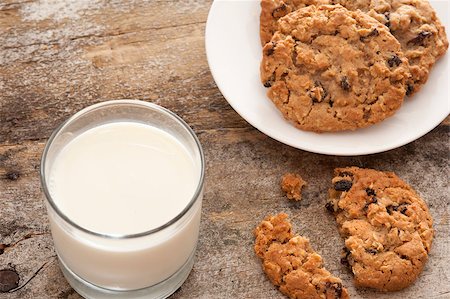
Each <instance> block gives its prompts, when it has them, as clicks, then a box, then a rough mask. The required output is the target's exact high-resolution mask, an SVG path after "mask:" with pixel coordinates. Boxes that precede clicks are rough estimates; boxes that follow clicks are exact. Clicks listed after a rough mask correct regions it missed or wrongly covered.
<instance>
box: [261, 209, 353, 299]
mask: <svg viewBox="0 0 450 299" xmlns="http://www.w3.org/2000/svg"><path fill="white" fill-rule="evenodd" d="M287 218H288V216H287V215H286V214H283V213H282V214H278V215H276V216H269V217H267V218H266V219H265V220H264V221H262V222H261V223H260V225H259V226H258V227H257V228H256V229H255V232H254V233H255V237H256V241H255V252H256V254H257V255H258V256H259V257H260V258H261V260H262V261H263V269H264V272H265V273H266V274H267V277H268V278H269V279H270V281H271V282H272V283H273V284H274V285H276V286H278V287H279V288H280V291H281V292H282V293H283V294H285V295H287V296H289V297H290V298H293V299H302V298H308V299H313V298H317V299H321V298H327V299H344V298H345V299H347V298H349V296H348V292H347V289H346V288H344V287H343V286H342V281H341V280H340V279H339V278H337V277H334V276H333V275H331V273H330V272H328V271H327V270H326V269H325V268H324V267H323V264H322V258H321V257H320V255H318V254H317V253H316V252H315V251H314V250H313V249H312V248H311V246H310V245H309V240H308V239H306V238H303V237H301V236H294V235H293V233H292V231H291V230H292V227H291V224H290V223H289V221H288V219H287Z"/></svg>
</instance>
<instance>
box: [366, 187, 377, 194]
mask: <svg viewBox="0 0 450 299" xmlns="http://www.w3.org/2000/svg"><path fill="white" fill-rule="evenodd" d="M366 193H367V195H368V196H375V195H377V194H376V193H375V190H373V189H372V188H366Z"/></svg>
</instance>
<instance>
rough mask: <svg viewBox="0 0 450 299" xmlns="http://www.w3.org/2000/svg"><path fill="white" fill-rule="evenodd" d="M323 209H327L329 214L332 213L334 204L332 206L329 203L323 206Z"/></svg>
mask: <svg viewBox="0 0 450 299" xmlns="http://www.w3.org/2000/svg"><path fill="white" fill-rule="evenodd" d="M325 208H326V209H327V211H328V212H330V213H334V212H335V210H334V204H332V203H331V202H327V203H326V205H325Z"/></svg>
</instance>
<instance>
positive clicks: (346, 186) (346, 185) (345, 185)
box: [334, 180, 353, 191]
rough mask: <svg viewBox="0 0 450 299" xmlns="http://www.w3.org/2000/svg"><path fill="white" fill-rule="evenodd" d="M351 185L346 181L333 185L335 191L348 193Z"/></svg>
mask: <svg viewBox="0 0 450 299" xmlns="http://www.w3.org/2000/svg"><path fill="white" fill-rule="evenodd" d="M352 185H353V183H352V182H351V181H347V180H341V181H337V182H336V183H334V190H336V191H348V190H350V189H351V188H352Z"/></svg>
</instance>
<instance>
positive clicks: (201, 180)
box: [39, 99, 205, 239]
mask: <svg viewBox="0 0 450 299" xmlns="http://www.w3.org/2000/svg"><path fill="white" fill-rule="evenodd" d="M111 105H134V106H141V107H142V108H147V109H152V110H155V111H157V112H159V113H162V114H165V115H167V116H169V117H171V118H172V119H173V120H175V121H176V122H177V123H178V124H180V125H181V126H182V127H184V128H185V129H186V130H187V131H188V133H189V135H190V136H191V137H192V139H193V140H194V141H195V144H196V148H197V150H198V153H199V155H200V177H199V180H198V184H197V188H196V189H195V192H194V195H193V196H192V198H191V200H190V201H189V203H188V204H187V205H186V206H185V207H184V209H183V210H181V212H180V213H178V214H177V215H176V216H175V217H173V218H172V219H171V220H169V221H167V222H166V223H164V224H162V225H160V226H158V227H156V228H153V229H151V230H147V231H144V232H140V233H134V234H105V233H99V232H95V231H93V230H90V229H87V228H84V227H82V226H80V225H79V224H77V223H75V222H74V221H73V220H71V219H70V218H69V217H67V215H66V214H64V213H63V212H62V211H61V210H60V209H59V208H58V206H57V205H56V203H55V202H54V201H53V198H52V196H51V195H50V192H49V190H48V187H47V180H46V178H45V177H46V176H45V175H46V172H45V163H46V161H47V155H48V152H49V150H50V147H51V145H52V144H53V141H54V139H55V138H56V137H57V136H58V134H59V133H60V132H61V131H62V129H64V128H65V127H66V126H67V125H68V124H70V123H72V122H73V121H75V120H76V119H78V118H79V117H80V116H82V115H84V114H86V113H89V112H92V111H94V110H96V109H101V108H103V107H106V106H111ZM130 120H132V119H130ZM39 175H40V181H41V187H42V189H43V192H44V195H45V198H46V201H47V202H48V203H49V204H50V206H51V208H52V209H53V210H54V211H55V212H56V214H57V215H58V216H59V217H61V218H62V219H63V220H64V221H65V222H67V223H68V224H70V225H71V226H73V227H75V228H76V229H79V230H81V231H83V232H85V233H87V234H90V235H94V236H97V237H102V238H108V239H132V238H139V237H145V236H149V235H152V234H154V233H157V232H159V231H162V230H164V229H165V228H167V227H169V226H171V225H172V224H174V223H176V222H177V221H178V220H180V219H181V218H182V217H183V216H184V215H185V214H186V213H187V212H188V211H189V210H190V209H191V208H192V206H193V205H194V204H195V203H196V202H197V201H198V198H199V197H200V195H201V192H202V191H203V185H204V180H205V156H204V153H203V149H202V146H201V144H200V141H199V140H198V137H197V135H196V134H195V132H194V131H193V130H192V128H191V127H189V125H188V124H187V123H186V122H185V121H184V120H183V119H182V118H181V117H180V116H178V115H177V114H175V113H174V112H172V111H170V110H169V109H167V108H164V107H162V106H160V105H157V104H154V103H150V102H145V101H142V100H135V99H121V100H108V101H103V102H100V103H97V104H93V105H90V106H87V107H85V108H83V109H81V110H80V111H78V112H77V113H75V114H73V115H72V116H70V117H69V118H68V119H67V120H65V121H64V122H63V123H62V124H60V125H59V126H58V127H57V128H56V129H55V130H54V131H53V132H52V134H51V135H50V137H49V139H48V140H47V142H46V144H45V147H44V151H43V153H42V156H41V165H40V172H39Z"/></svg>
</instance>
